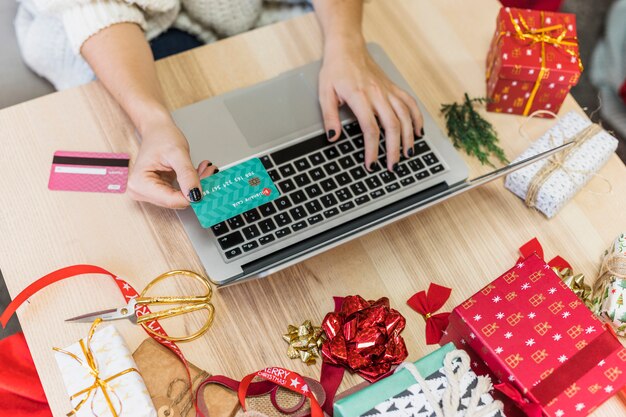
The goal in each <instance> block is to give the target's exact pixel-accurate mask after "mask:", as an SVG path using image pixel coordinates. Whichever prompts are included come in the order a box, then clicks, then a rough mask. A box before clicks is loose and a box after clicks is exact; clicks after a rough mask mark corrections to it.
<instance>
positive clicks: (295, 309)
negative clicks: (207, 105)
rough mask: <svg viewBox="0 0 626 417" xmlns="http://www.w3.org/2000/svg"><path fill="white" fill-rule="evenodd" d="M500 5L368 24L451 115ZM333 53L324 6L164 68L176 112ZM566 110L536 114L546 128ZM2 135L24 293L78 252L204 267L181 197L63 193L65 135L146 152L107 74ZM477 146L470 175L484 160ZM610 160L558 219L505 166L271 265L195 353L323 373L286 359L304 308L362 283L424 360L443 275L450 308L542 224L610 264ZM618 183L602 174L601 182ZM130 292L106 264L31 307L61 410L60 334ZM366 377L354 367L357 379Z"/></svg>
mask: <svg viewBox="0 0 626 417" xmlns="http://www.w3.org/2000/svg"><path fill="white" fill-rule="evenodd" d="M497 10H498V5H497V2H496V1H495V0H480V1H477V0H475V1H471V2H468V1H453V0H431V1H415V0H393V1H392V0H384V1H383V0H377V1H372V2H370V3H368V5H367V7H366V8H365V22H364V30H365V35H366V37H367V39H368V40H370V41H376V42H378V43H380V44H381V45H382V46H383V47H384V49H385V50H386V51H387V53H388V54H389V56H390V57H391V59H392V60H393V61H394V62H395V63H396V65H397V66H398V68H399V69H400V71H401V72H402V73H403V74H404V76H405V78H406V79H407V80H408V82H409V84H410V85H411V87H412V88H413V90H414V91H415V92H417V94H418V95H419V96H420V97H421V98H422V101H423V102H424V105H425V106H426V108H427V109H428V111H429V112H431V114H433V115H436V116H437V117H436V118H437V119H438V120H439V123H440V125H441V126H443V121H442V119H441V116H440V115H439V114H438V109H439V106H440V104H441V103H447V102H451V101H455V100H460V99H461V98H462V95H463V93H464V92H466V91H467V92H468V93H469V94H470V95H473V96H481V95H484V94H485V81H484V73H485V56H486V53H487V49H488V46H489V41H490V39H491V36H492V34H493V30H494V22H495V17H496V13H497ZM321 50H322V40H321V34H320V30H319V28H318V25H317V23H316V20H315V18H314V16H313V15H312V14H311V15H308V16H304V17H302V18H298V19H295V20H291V21H288V22H284V23H280V24H278V25H274V26H271V27H266V28H263V29H260V30H255V31H252V32H250V33H246V34H244V35H241V36H237V37H234V38H230V39H227V40H224V41H222V42H218V43H215V44H212V45H208V46H205V47H202V48H198V49H195V50H193V51H191V52H188V53H185V54H181V55H178V56H175V57H172V58H169V59H166V60H163V61H160V62H159V63H158V71H159V78H160V80H161V82H162V85H163V88H164V91H165V96H166V98H167V102H168V105H169V106H170V107H171V108H172V109H175V108H178V107H181V106H184V105H187V104H190V103H193V102H196V101H198V100H201V99H203V98H206V97H209V96H213V95H217V94H221V93H224V92H226V91H229V90H232V89H234V88H238V87H243V86H247V85H251V84H254V83H257V82H259V81H262V80H265V79H268V78H270V77H273V76H275V75H277V74H279V73H280V72H282V71H285V70H288V69H291V68H293V67H296V66H299V65H302V64H305V63H307V62H309V61H311V60H314V59H318V58H319V57H320V56H321ZM569 110H576V111H581V110H580V108H579V107H578V105H577V104H576V102H575V101H574V100H573V99H572V98H571V97H568V98H567V100H566V103H565V105H564V107H563V109H562V110H561V113H562V114H564V113H565V112H567V111H569ZM487 118H488V119H489V120H490V121H491V122H493V123H494V125H495V127H496V128H497V131H498V132H499V134H500V136H501V138H502V142H503V146H504V148H505V150H506V152H507V154H508V155H509V156H510V157H514V156H515V155H517V154H519V153H520V152H521V151H522V150H524V149H525V148H526V147H527V146H528V145H529V141H528V140H524V139H522V138H520V136H519V133H518V127H519V125H520V123H521V122H522V121H523V120H524V119H523V118H521V117H515V116H508V115H499V114H491V113H490V114H487ZM552 123H553V122H550V121H532V122H531V123H530V124H529V131H530V132H529V135H530V137H538V135H539V134H540V133H542V132H543V131H545V130H546V129H547V128H548V127H549V126H551V124H552ZM0 137H1V138H2V152H0V166H1V167H2V168H1V169H2V181H1V182H0V191H1V194H0V195H2V197H3V203H2V208H0V214H1V216H0V236H2V240H1V241H0V267H1V268H2V272H3V274H4V276H5V278H6V281H7V285H8V288H9V291H10V293H11V294H12V295H13V296H15V295H16V294H17V293H18V292H19V291H20V290H22V289H23V288H24V287H25V286H26V285H27V284H28V283H30V282H32V281H33V280H34V279H36V278H39V277H41V276H42V275H44V274H46V273H48V272H50V271H52V270H54V269H57V268H60V267H64V266H67V265H71V264H76V263H91V264H96V265H100V266H102V267H105V268H107V269H109V270H111V271H114V272H115V273H117V274H120V275H121V276H123V277H126V278H127V279H128V280H129V281H130V282H131V284H133V285H134V286H135V287H136V288H138V289H141V288H143V286H144V285H145V284H146V283H147V282H148V281H149V280H151V279H152V278H153V277H155V276H156V275H158V274H160V273H162V272H164V271H167V270H170V269H178V268H188V269H192V270H196V271H202V267H201V264H200V262H199V260H198V258H197V257H196V255H195V253H194V250H193V249H192V247H191V245H190V243H189V241H188V239H187V237H186V234H185V232H184V231H183V229H182V227H181V224H180V222H179V220H178V218H177V216H176V214H175V213H174V212H172V211H168V210H165V209H160V208H156V207H152V206H150V205H146V204H138V203H136V202H134V201H132V200H131V199H130V198H128V197H127V196H125V195H112V194H87V193H68V192H50V191H48V189H47V181H48V175H49V170H50V163H51V159H52V154H53V152H54V151H56V150H60V149H62V150H84V151H105V152H128V153H130V154H131V155H133V156H134V155H135V154H136V152H137V148H138V144H137V139H136V137H135V134H134V131H133V127H132V125H131V123H130V122H129V120H128V118H127V117H126V115H125V114H124V113H123V112H122V110H121V109H120V107H119V106H118V105H117V104H116V103H115V102H114V101H113V100H112V99H111V97H110V96H109V95H108V94H107V92H106V91H105V90H104V89H103V87H102V86H101V85H100V84H99V83H97V82H94V83H91V84H88V85H85V86H83V87H80V88H76V89H71V90H68V91H63V92H60V93H56V94H52V95H49V96H46V97H42V98H40V99H37V100H34V101H31V102H28V103H24V104H22V105H18V106H15V107H11V108H8V109H5V110H3V111H1V112H0ZM209 157H210V156H209ZM465 159H466V161H467V162H468V164H469V165H470V167H471V170H472V174H479V173H482V172H485V171H486V168H484V167H481V166H480V165H479V164H478V163H477V162H476V160H474V159H472V158H468V157H466V158H465ZM215 162H216V163H217V164H218V165H219V163H220V161H215ZM602 174H603V175H604V176H606V177H607V178H608V179H609V180H610V181H611V183H612V185H613V192H612V194H610V195H599V194H593V193H590V192H587V191H583V192H581V193H580V194H579V195H578V196H576V198H575V199H574V201H573V202H571V203H569V204H568V205H567V206H566V207H565V208H564V209H563V211H562V212H561V213H560V214H559V215H558V216H557V217H556V218H555V219H553V220H550V221H548V220H546V219H545V218H544V217H543V216H542V215H541V214H539V213H538V212H535V211H532V210H529V209H527V208H526V207H524V205H523V203H522V201H520V200H519V199H518V198H517V197H515V196H514V195H513V194H511V193H510V192H508V191H506V190H505V189H504V187H503V185H502V182H501V181H497V182H495V183H492V184H490V185H488V186H485V187H483V188H481V189H477V190H474V191H472V192H470V193H467V194H465V195H462V196H459V197H456V198H455V199H453V200H451V201H448V202H446V203H444V204H441V205H439V206H437V207H434V208H431V209H429V210H427V211H424V212H421V213H419V214H416V215H413V216H410V217H408V218H406V219H404V220H402V221H399V222H397V223H395V224H393V225H390V226H388V227H385V228H384V229H382V230H378V231H375V232H373V233H370V234H368V235H367V236H364V237H362V238H360V239H357V240H354V241H352V242H350V243H347V244H344V245H342V246H340V247H338V248H335V249H333V250H331V251H329V252H326V253H324V254H321V255H319V256H316V257H314V258H312V259H310V260H308V261H306V262H302V263H301V264H299V265H296V266H294V267H291V268H289V269H287V270H284V271H283V272H280V273H277V274H274V275H272V276H270V277H269V278H267V279H263V280H257V281H252V282H246V283H243V284H241V285H236V286H233V287H229V288H224V289H221V290H219V291H218V292H217V293H216V294H215V296H214V304H215V307H216V310H217V316H216V320H215V323H214V324H213V327H212V329H211V330H210V332H209V333H208V334H207V335H206V336H205V337H203V338H201V339H199V340H197V341H194V342H192V343H189V344H185V345H183V346H182V348H183V350H184V353H185V354H186V356H187V358H188V359H189V360H190V361H192V362H194V363H196V364H198V365H199V366H201V367H202V368H204V369H206V370H207V371H209V372H211V373H214V374H225V375H229V376H232V377H235V378H240V377H242V376H244V375H245V374H247V373H250V372H252V371H254V370H257V369H260V368H262V367H264V366H269V365H278V366H284V367H288V368H291V369H293V370H295V371H298V372H301V373H303V374H305V375H309V376H313V377H317V376H319V370H320V367H319V364H318V365H315V366H311V367H307V366H305V365H304V364H302V363H300V362H299V361H292V360H289V359H288V358H287V357H286V355H285V351H286V344H285V343H284V342H283V341H282V339H281V334H282V333H283V332H284V331H285V330H286V327H287V325H288V324H289V323H301V322H302V321H303V320H305V319H312V320H313V321H314V322H318V323H319V322H321V320H322V318H323V316H324V314H325V313H326V312H328V311H329V310H331V309H332V296H333V295H348V294H361V295H362V296H364V297H366V298H378V297H381V296H388V297H389V298H390V300H391V304H392V305H393V306H394V307H395V308H397V309H398V310H399V311H400V312H401V313H403V314H404V315H405V316H406V317H407V321H408V324H407V328H406V330H405V331H404V338H405V340H406V342H407V345H408V350H409V359H411V360H416V359H417V358H419V357H421V356H423V355H424V354H426V353H429V352H430V351H432V350H433V349H434V348H435V347H433V346H428V347H427V346H426V345H425V338H424V321H423V320H422V319H421V318H420V317H419V316H418V315H417V314H416V313H415V312H413V311H412V310H411V309H410V308H409V307H408V306H407V305H406V300H407V299H408V298H409V297H410V296H411V295H412V294H413V293H415V292H416V291H419V290H422V289H425V288H426V287H427V286H428V284H429V283H430V282H431V281H434V282H437V283H439V284H442V285H446V286H450V287H453V288H454V292H453V294H452V298H451V299H450V300H449V301H448V303H447V308H448V309H451V308H452V307H453V306H455V305H457V304H459V303H460V302H462V301H463V300H464V299H465V298H467V297H468V296H470V295H471V294H472V293H474V292H475V291H477V290H478V289H480V288H481V287H482V286H483V285H485V284H486V283H487V282H489V281H490V280H492V279H494V278H496V277H497V276H499V275H500V274H501V273H502V272H504V271H505V270H506V269H508V268H510V267H511V266H512V265H513V263H514V261H515V259H516V256H517V248H518V247H519V245H520V244H522V243H524V242H526V241H527V240H528V239H530V238H532V237H533V236H537V237H538V238H539V239H540V240H541V241H542V242H543V244H544V246H545V247H546V248H547V254H546V256H552V255H556V254H560V255H562V256H563V257H565V258H567V259H569V260H570V261H572V263H573V264H574V265H575V267H576V269H577V270H579V271H581V272H584V273H585V274H586V275H587V276H588V277H590V278H592V277H594V275H595V273H596V271H597V268H598V266H599V256H600V254H601V253H602V251H603V250H604V249H605V248H606V247H607V246H608V245H609V244H610V242H611V241H612V240H613V238H614V237H615V236H616V234H617V233H618V232H621V231H624V230H626V216H624V215H623V214H621V213H620V210H621V211H623V208H624V207H626V180H625V178H626V169H625V168H624V165H623V164H622V162H621V161H620V160H619V159H618V158H617V157H616V156H614V157H612V158H611V160H610V162H609V164H608V166H607V167H605V168H604V169H603V171H602ZM602 186H603V184H602V183H601V182H597V183H596V181H592V183H591V185H590V186H589V188H592V189H593V188H601V187H602ZM177 290H180V288H179V289H177ZM120 302H121V297H120V295H119V293H118V291H117V289H116V288H115V286H114V285H113V284H111V283H109V282H107V281H105V280H103V279H102V278H99V277H97V276H93V277H85V278H84V279H74V280H72V281H68V282H62V283H59V284H57V285H54V286H53V287H49V288H48V289H46V290H45V291H42V292H41V293H39V294H37V295H36V296H34V297H33V298H32V299H31V303H30V304H27V305H25V306H23V307H22V308H21V309H20V311H19V316H20V320H21V323H22V326H23V329H24V333H25V334H26V338H27V340H28V343H29V346H30V348H31V350H32V354H33V357H34V360H35V364H36V365H37V369H38V371H39V373H40V376H41V379H42V382H43V386H44V388H45V391H46V393H47V396H48V400H49V401H50V406H51V407H52V410H53V412H54V414H55V415H59V416H60V415H64V414H65V413H66V412H67V411H68V410H69V409H70V407H69V401H68V398H67V395H66V393H65V390H64V388H63V384H62V382H61V376H60V373H59V370H58V369H57V365H56V363H55V360H54V358H53V353H52V349H51V348H52V346H59V347H63V346H67V345H69V344H71V343H73V342H74V341H76V340H78V339H79V338H81V337H84V336H85V335H86V333H87V330H88V328H89V325H88V324H66V323H64V322H63V320H64V319H65V318H68V317H72V316H74V315H78V314H82V313H85V312H88V311H93V310H95V309H102V308H107V307H111V306H113V305H117V304H118V303H120ZM185 320H189V321H193V320H192V319H185ZM191 324H195V323H191ZM116 326H117V327H118V329H119V330H120V331H121V332H122V333H123V336H124V337H125V339H126V340H127V342H128V344H129V346H130V348H131V349H135V348H136V347H137V346H138V345H139V343H140V342H141V341H142V340H143V339H144V338H145V337H146V335H145V333H144V332H143V331H142V330H140V329H139V328H137V327H135V326H133V325H131V324H130V323H127V322H125V321H124V322H116ZM166 327H167V326H166ZM358 381H359V378H357V377H346V378H345V380H344V383H343V386H342V388H346V387H348V386H350V385H353V384H355V383H356V382H358ZM624 410H625V408H624V406H623V405H622V404H621V403H620V401H619V400H618V399H616V398H614V399H612V400H610V401H609V402H607V403H606V404H605V405H604V406H602V408H600V409H599V410H598V411H597V412H596V415H602V416H621V415H624Z"/></svg>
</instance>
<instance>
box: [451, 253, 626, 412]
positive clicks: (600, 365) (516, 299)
mask: <svg viewBox="0 0 626 417" xmlns="http://www.w3.org/2000/svg"><path fill="white" fill-rule="evenodd" d="M455 339H456V340H455ZM450 340H452V341H454V342H455V343H456V344H457V345H458V346H460V347H464V346H465V347H467V346H469V347H470V348H471V349H472V350H473V351H474V352H475V353H476V354H477V355H478V356H479V357H480V359H482V361H484V363H485V364H486V365H487V366H488V367H489V369H490V372H491V373H492V374H493V375H494V376H495V378H496V379H498V380H500V381H501V382H502V383H504V384H510V388H513V389H515V390H517V391H518V392H519V393H520V394H521V395H522V396H523V397H524V398H525V399H526V400H528V401H529V402H532V403H536V404H538V405H539V406H540V407H541V411H542V412H543V414H544V415H546V416H549V417H569V416H585V415H587V414H589V413H591V412H593V411H594V410H595V409H596V408H597V407H598V406H599V405H600V404H601V403H603V402H604V401H606V400H607V399H608V398H609V397H611V396H612V395H614V394H615V393H617V392H618V391H619V390H620V389H621V388H622V387H623V386H625V385H626V348H624V347H622V345H621V344H620V343H619V341H618V340H617V338H616V337H615V336H614V335H613V333H612V332H610V331H609V330H608V329H607V328H606V327H605V326H604V324H603V323H602V322H601V321H599V320H598V319H597V318H596V316H595V315H594V314H593V313H592V312H591V311H590V310H589V309H588V308H587V307H585V305H584V304H583V303H582V302H581V301H580V300H579V299H578V298H577V297H576V295H575V294H574V292H572V291H571V290H570V289H569V288H568V287H567V286H566V285H565V284H563V283H562V281H561V280H560V279H559V277H558V276H557V274H556V273H555V272H554V271H553V270H552V269H551V267H550V266H549V265H548V264H547V263H546V262H544V261H543V260H542V259H540V258H539V257H538V256H537V255H535V254H533V255H531V256H528V257H527V258H526V259H522V260H520V261H518V263H517V264H516V265H515V266H514V267H513V268H511V269H510V270H509V271H507V272H506V273H505V274H504V275H502V276H501V277H499V278H498V279H496V280H495V281H492V282H491V283H490V284H488V285H487V286H486V287H484V288H483V289H482V290H480V291H479V292H477V293H476V294H474V295H473V296H472V297H471V298H469V299H468V300H466V301H465V302H463V303H462V304H461V305H459V306H457V307H456V308H455V309H454V311H453V312H452V314H451V316H450V325H449V327H448V330H447V335H446V336H444V338H443V339H442V341H441V343H446V342H448V341H450ZM481 365H482V364H481ZM478 373H481V372H480V371H478Z"/></svg>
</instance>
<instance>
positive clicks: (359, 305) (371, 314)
mask: <svg viewBox="0 0 626 417" xmlns="http://www.w3.org/2000/svg"><path fill="white" fill-rule="evenodd" d="M405 324H406V320H405V319H404V317H403V316H402V315H401V314H400V313H398V312H397V311H396V310H394V309H392V308H390V307H389V299H388V298H387V297H383V298H380V299H378V300H377V301H366V300H365V299H363V298H362V297H361V296H358V295H351V296H348V297H346V298H344V299H343V303H342V304H341V308H340V309H338V311H335V312H332V313H328V314H327V315H326V317H325V318H324V321H323V322H322V328H323V329H324V331H325V332H326V335H327V336H328V340H327V341H326V342H324V344H323V345H322V358H323V360H324V362H327V363H330V364H332V365H339V366H342V367H345V368H347V369H349V370H351V371H352V372H356V373H357V374H359V375H360V376H362V377H363V378H364V379H366V380H367V381H369V382H374V381H377V380H378V379H380V378H382V377H383V376H385V374H387V373H388V372H390V371H391V366H392V365H397V364H399V363H401V362H402V361H403V360H404V359H406V357H407V356H408V352H407V350H406V346H405V344H404V339H403V338H402V336H400V333H401V332H402V330H404V326H405Z"/></svg>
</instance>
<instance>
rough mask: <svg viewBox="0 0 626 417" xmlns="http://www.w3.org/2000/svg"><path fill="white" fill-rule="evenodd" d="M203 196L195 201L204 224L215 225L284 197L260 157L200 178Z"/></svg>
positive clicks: (194, 208) (192, 205) (200, 219)
mask: <svg viewBox="0 0 626 417" xmlns="http://www.w3.org/2000/svg"><path fill="white" fill-rule="evenodd" d="M200 185H201V186H202V200H200V201H199V202H197V203H191V207H192V208H193V211H194V212H195V213H196V216H197V217H198V220H199V221H200V225H202V227H205V228H206V227H211V226H214V225H216V224H218V223H220V222H223V221H224V220H227V219H230V218H231V217H234V216H237V215H238V214H242V213H245V212H246V211H248V210H252V209H253V208H256V207H259V206H261V205H263V204H265V203H268V202H270V201H272V200H275V199H277V198H278V197H280V193H279V192H278V189H277V188H276V185H274V181H272V179H271V178H270V176H269V174H268V173H267V171H266V170H265V167H264V166H263V164H262V163H261V160H260V159H258V158H254V159H250V160H248V161H245V162H242V163H240V164H237V165H235V166H232V167H230V168H228V169H225V170H223V171H220V172H218V173H217V174H213V175H211V176H210V177H207V178H203V179H202V180H200Z"/></svg>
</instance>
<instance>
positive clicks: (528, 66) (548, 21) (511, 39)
mask: <svg viewBox="0 0 626 417" xmlns="http://www.w3.org/2000/svg"><path fill="white" fill-rule="evenodd" d="M581 72H582V64H581V62H580V57H579V53H578V39H577V37H576V16H575V15H573V14H568V13H553V12H544V11H538V10H525V9H515V8H508V7H503V8H502V9H501V10H500V13H499V14H498V18H497V20H496V31H495V34H494V37H493V40H492V42H491V47H490V48H489V54H488V56H487V97H488V98H489V99H490V102H489V103H488V104H487V110H489V111H493V112H498V113H510V114H521V115H524V116H528V115H529V114H531V113H533V112H534V111H536V110H550V111H553V112H555V113H556V112H558V111H559V108H560V107H561V104H562V103H563V100H565V97H566V96H567V94H568V93H569V90H570V89H571V88H572V87H573V86H575V85H576V84H577V83H578V80H579V79H580V74H581Z"/></svg>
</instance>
